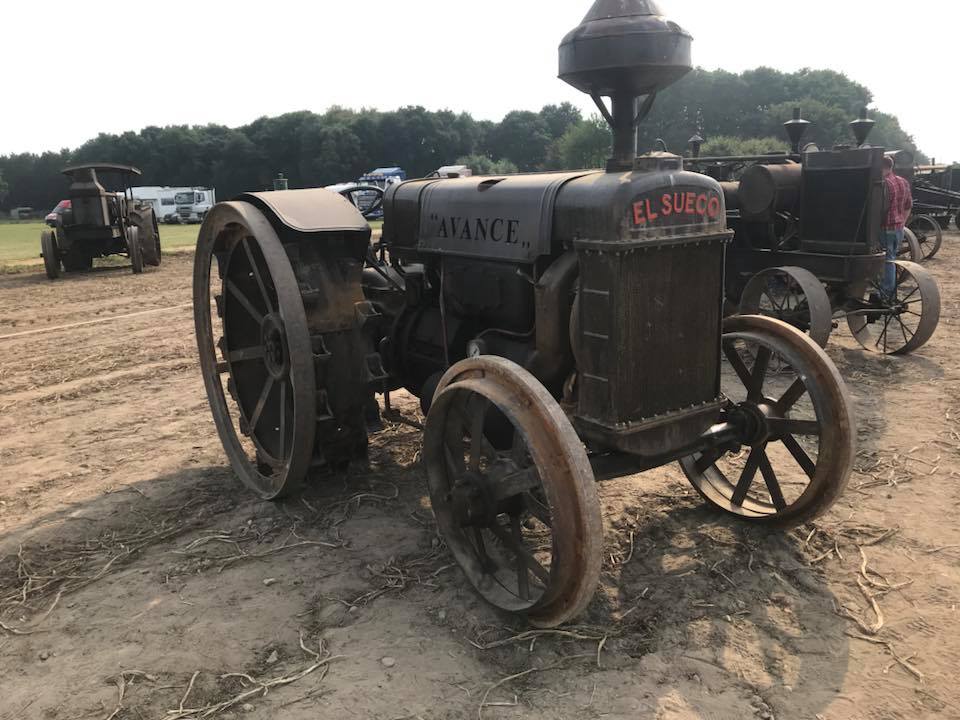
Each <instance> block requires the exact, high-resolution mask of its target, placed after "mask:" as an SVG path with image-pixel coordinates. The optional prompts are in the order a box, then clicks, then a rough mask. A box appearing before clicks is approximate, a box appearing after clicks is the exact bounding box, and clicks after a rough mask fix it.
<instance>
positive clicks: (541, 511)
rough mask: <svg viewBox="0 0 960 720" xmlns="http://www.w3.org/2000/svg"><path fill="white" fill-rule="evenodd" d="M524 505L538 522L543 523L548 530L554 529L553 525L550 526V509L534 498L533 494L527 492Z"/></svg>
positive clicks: (524, 496) (524, 495)
mask: <svg viewBox="0 0 960 720" xmlns="http://www.w3.org/2000/svg"><path fill="white" fill-rule="evenodd" d="M523 501H524V502H523V504H524V506H525V507H526V509H527V512H529V513H530V514H531V515H533V516H534V517H535V518H536V519H537V520H539V521H540V522H542V523H543V524H544V525H546V526H547V527H548V528H552V527H553V525H551V524H550V508H548V507H547V506H546V505H544V504H543V503H542V502H540V501H539V500H537V498H536V497H534V495H533V493H531V492H525V493H524V494H523Z"/></svg>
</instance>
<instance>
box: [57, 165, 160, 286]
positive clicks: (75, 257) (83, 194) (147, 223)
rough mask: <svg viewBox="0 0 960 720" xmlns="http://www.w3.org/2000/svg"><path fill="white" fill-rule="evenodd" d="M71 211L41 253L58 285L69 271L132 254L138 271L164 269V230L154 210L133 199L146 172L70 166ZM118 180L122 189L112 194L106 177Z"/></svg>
mask: <svg viewBox="0 0 960 720" xmlns="http://www.w3.org/2000/svg"><path fill="white" fill-rule="evenodd" d="M63 174H64V175H66V176H67V177H68V178H70V181H71V182H70V192H69V198H70V207H69V209H67V210H64V212H62V213H60V214H59V215H58V217H57V219H56V224H55V226H54V227H53V228H52V229H49V230H44V231H43V233H42V234H41V236H40V249H41V253H42V255H43V264H44V267H45V268H46V271H47V277H48V278H50V279H51V280H55V279H56V278H58V277H60V274H61V273H62V272H63V271H67V272H79V271H82V270H89V269H90V268H92V267H93V259H94V258H98V257H107V256H108V255H126V256H127V257H129V258H130V264H131V265H132V266H133V272H134V273H135V274H139V273H142V272H143V267H144V265H154V266H156V265H159V264H160V230H159V227H158V226H157V218H156V216H155V215H154V213H153V207H152V206H150V205H149V204H146V203H140V202H139V201H137V200H135V199H134V197H133V191H132V188H131V182H130V180H131V178H134V177H139V176H140V175H141V173H140V171H139V170H138V169H137V168H135V167H130V166H127V165H115V164H112V163H97V164H92V165H78V166H76V167H69V168H67V169H66V170H64V171H63ZM104 175H106V176H112V179H114V183H115V185H117V186H119V187H120V189H119V190H116V191H109V190H107V189H106V188H104V186H103V185H102V184H101V180H100V177H101V176H104Z"/></svg>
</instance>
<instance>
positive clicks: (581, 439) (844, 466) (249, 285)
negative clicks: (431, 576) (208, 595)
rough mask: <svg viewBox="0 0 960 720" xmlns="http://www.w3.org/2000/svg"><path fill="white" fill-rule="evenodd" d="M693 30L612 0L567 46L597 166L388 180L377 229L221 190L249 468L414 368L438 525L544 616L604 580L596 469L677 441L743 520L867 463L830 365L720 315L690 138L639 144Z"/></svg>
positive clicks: (210, 337) (217, 327)
mask: <svg viewBox="0 0 960 720" xmlns="http://www.w3.org/2000/svg"><path fill="white" fill-rule="evenodd" d="M690 46H691V38H690V36H689V35H688V34H687V33H686V32H685V31H683V30H682V29H681V28H679V27H678V26H677V25H675V24H673V23H671V22H667V21H666V20H665V19H663V18H662V17H661V15H660V13H659V11H658V9H657V8H656V7H655V5H654V3H653V2H648V1H646V0H630V1H625V0H598V1H597V2H596V3H595V4H594V6H593V8H592V9H591V10H590V12H589V13H588V14H587V16H586V18H585V19H584V21H583V23H582V24H581V25H580V26H579V27H578V28H576V29H575V30H574V31H573V32H572V33H571V34H570V35H568V36H567V38H566V39H565V40H564V41H563V44H562V45H561V47H560V73H561V77H562V78H563V79H564V80H566V81H567V82H569V83H571V84H572V85H574V86H575V87H577V88H579V89H581V90H583V91H585V92H588V93H590V94H591V95H592V96H593V97H594V98H595V99H596V100H597V103H598V105H599V106H600V107H602V108H603V109H604V113H605V115H606V116H607V118H608V120H609V122H610V123H611V125H612V127H613V130H614V136H615V143H614V153H613V157H612V158H611V160H610V161H609V164H608V168H607V171H606V172H602V171H583V172H572V173H547V174H535V175H516V176H504V177H470V178H457V179H426V180H414V181H411V182H406V183H403V184H400V185H398V186H395V187H392V188H390V189H389V190H388V191H387V192H386V195H385V198H384V203H383V209H384V217H385V222H384V229H383V238H382V242H381V243H379V244H378V245H371V243H370V240H371V230H370V227H369V226H368V225H367V223H366V221H365V220H364V219H363V217H362V216H361V215H360V214H359V212H358V211H357V210H356V207H354V206H353V205H351V204H350V203H349V202H347V201H345V200H344V199H343V198H341V197H339V196H337V195H334V194H332V193H329V192H327V191H323V190H302V191H289V192H280V193H257V194H248V195H243V196H241V197H239V198H237V199H236V200H234V201H232V202H227V203H222V204H220V205H218V206H216V207H215V208H214V209H213V211H211V213H210V214H209V215H208V217H207V219H206V221H205V222H204V225H203V228H202V231H201V235H200V240H199V245H198V250H197V256H196V257H197V259H196V268H195V277H194V292H195V295H194V300H195V312H196V324H197V338H198V342H199V349H200V359H201V365H202V369H203V375H204V381H205V384H206V388H207V393H208V395H209V398H210V402H211V405H212V409H213V414H214V418H215V421H216V424H217V428H218V431H219V433H220V436H221V438H222V440H223V443H224V446H225V448H226V451H227V454H228V456H229V458H230V460H231V463H232V464H233V467H234V469H235V471H236V472H237V473H238V475H239V476H240V477H241V479H242V480H243V481H244V482H245V484H246V485H247V486H248V487H249V488H250V489H252V490H253V491H254V492H256V493H258V494H259V495H260V496H261V497H264V498H275V497H279V496H282V495H284V494H288V493H290V492H292V491H294V490H295V489H296V487H297V486H298V484H299V483H300V482H301V481H303V480H304V478H305V477H307V476H308V475H309V474H311V473H315V472H322V471H323V470H324V469H336V468H337V467H338V466H342V465H343V464H345V463H347V462H350V461H352V460H357V459H363V458H364V457H365V449H366V444H367V420H368V419H369V418H370V415H371V409H372V408H373V409H376V408H377V407H378V405H377V404H376V399H375V398H376V394H377V393H383V394H385V395H386V397H388V398H389V392H390V391H393V390H396V389H399V388H401V387H403V388H406V389H407V390H408V391H410V392H411V393H413V394H414V395H416V396H418V397H419V398H420V401H421V404H422V406H423V408H424V410H425V412H426V414H427V419H426V429H425V436H424V446H423V458H424V464H425V468H426V474H427V478H428V486H429V494H430V500H431V504H432V507H433V511H434V513H435V515H436V519H437V522H438V525H439V527H440V531H441V532H442V534H443V536H444V538H445V539H446V542H447V544H448V545H449V547H450V549H451V551H452V552H453V554H454V555H455V557H456V559H457V561H458V562H459V564H460V566H461V567H462V569H463V571H464V572H465V574H466V575H467V576H468V577H469V579H470V580H471V582H472V583H473V584H474V586H475V587H476V589H477V590H478V591H479V592H480V593H481V594H482V595H483V596H484V597H485V598H486V599H487V600H489V601H490V602H491V603H493V604H494V605H495V606H497V607H499V608H502V609H506V610H509V611H513V612H520V613H524V614H525V615H527V617H528V618H529V619H530V621H531V622H532V623H534V624H536V625H539V626H555V625H558V624H560V623H563V622H565V621H567V620H570V619H572V618H573V617H575V616H576V615H577V614H579V613H580V612H581V611H582V610H583V609H584V608H585V607H586V605H587V603H588V602H589V600H590V598H591V597H592V595H593V593H594V590H595V588H596V585H597V580H598V576H599V572H600V565H601V556H602V539H603V532H602V519H601V514H600V505H599V502H598V498H597V492H596V486H595V482H594V481H595V480H604V479H608V478H614V477H622V476H625V475H631V474H634V473H637V472H640V471H643V470H646V469H650V468H654V467H659V466H662V465H665V464H667V463H670V462H674V461H678V462H679V463H680V465H681V467H682V469H683V471H684V472H685V473H686V475H687V477H688V478H689V479H690V481H691V482H692V483H693V485H694V486H695V487H696V488H697V490H698V491H699V492H700V493H701V494H702V495H703V497H704V498H705V500H706V501H707V502H708V503H709V504H711V505H713V506H714V507H716V508H718V509H720V510H723V511H725V512H727V513H730V514H731V515H734V516H737V517H739V518H741V519H743V520H746V521H749V522H754V523H761V524H766V525H770V526H776V527H790V526H793V525H796V524H798V523H801V522H804V521H806V520H809V519H811V518H813V517H814V516H816V515H818V514H819V513H821V512H823V511H824V510H825V509H826V508H827V507H829V506H830V504H831V503H832V502H833V501H834V500H835V499H836V498H837V497H838V496H839V494H840V493H841V492H842V490H843V488H844V486H845V483H846V481H847V478H848V475H849V472H850V467H851V462H852V458H853V438H854V427H853V419H852V416H851V410H850V403H849V400H848V398H847V395H846V390H845V388H844V385H843V382H842V380H841V379H840V377H839V375H838V374H837V371H836V369H835V368H834V366H833V365H832V364H831V362H830V360H829V359H828V358H827V357H826V356H825V355H824V353H823V351H822V350H821V349H820V348H819V347H818V346H817V345H816V344H815V343H813V342H812V341H811V340H810V339H809V338H807V337H806V336H805V335H803V334H802V333H800V332H799V331H797V330H795V329H794V328H792V327H789V326H788V325H786V324H784V323H782V322H779V321H777V320H774V319H770V318H764V317H738V318H733V319H730V320H728V321H727V324H726V325H724V322H723V320H722V318H721V305H722V301H723V291H724V290H723V286H724V270H723V268H724V252H725V248H726V245H727V243H728V242H729V240H730V237H731V233H730V232H729V231H728V230H727V228H726V218H725V207H724V200H723V195H722V192H721V189H720V186H719V185H718V184H717V182H716V181H715V180H713V179H712V178H709V177H707V176H705V175H700V174H694V173H688V172H685V171H684V170H683V166H682V160H681V159H680V158H679V157H676V156H673V155H668V154H665V153H659V154H653V155H645V156H642V157H637V153H636V139H635V138H636V127H637V123H638V122H640V121H641V120H642V118H643V116H644V114H645V113H646V112H648V111H649V108H650V107H651V106H652V103H653V98H654V97H655V95H656V93H657V92H659V91H661V90H662V89H664V88H665V87H667V86H668V85H670V84H671V83H673V82H674V81H676V80H677V79H678V78H680V77H681V76H682V75H683V74H684V73H686V72H688V71H689V69H690V67H691V61H690ZM603 97H609V98H610V100H611V107H610V109H609V110H608V109H607V106H606V105H605V104H604V102H603V100H602V99H601V98H603ZM641 97H643V98H645V100H644V101H643V102H642V103H640V102H638V98H641Z"/></svg>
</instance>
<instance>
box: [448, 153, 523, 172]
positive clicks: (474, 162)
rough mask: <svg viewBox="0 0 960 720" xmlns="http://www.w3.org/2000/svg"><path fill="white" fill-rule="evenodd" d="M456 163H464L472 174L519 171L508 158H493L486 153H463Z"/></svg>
mask: <svg viewBox="0 0 960 720" xmlns="http://www.w3.org/2000/svg"><path fill="white" fill-rule="evenodd" d="M456 164H457V165H466V166H467V167H468V168H470V169H471V170H473V174H474V175H514V174H516V173H518V172H520V171H519V170H518V169H517V166H516V165H514V164H513V163H512V162H510V161H509V160H494V159H493V158H491V157H488V156H487V155H464V156H463V157H460V158H457V163H456Z"/></svg>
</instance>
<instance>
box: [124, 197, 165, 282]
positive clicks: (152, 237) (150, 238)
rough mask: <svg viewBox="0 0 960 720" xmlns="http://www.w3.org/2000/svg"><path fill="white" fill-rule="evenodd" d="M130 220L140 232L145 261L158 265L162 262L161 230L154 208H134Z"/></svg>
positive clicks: (154, 265)
mask: <svg viewBox="0 0 960 720" xmlns="http://www.w3.org/2000/svg"><path fill="white" fill-rule="evenodd" d="M130 222H131V224H132V225H133V226H134V227H136V228H137V230H138V231H139V232H140V247H141V251H142V254H143V262H144V263H145V264H147V265H152V266H153V267H156V266H158V265H159V264H160V231H159V229H158V228H157V219H156V217H155V216H154V214H153V210H152V209H150V208H146V209H133V210H131V211H130Z"/></svg>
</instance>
